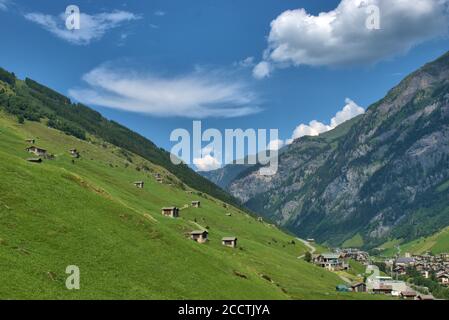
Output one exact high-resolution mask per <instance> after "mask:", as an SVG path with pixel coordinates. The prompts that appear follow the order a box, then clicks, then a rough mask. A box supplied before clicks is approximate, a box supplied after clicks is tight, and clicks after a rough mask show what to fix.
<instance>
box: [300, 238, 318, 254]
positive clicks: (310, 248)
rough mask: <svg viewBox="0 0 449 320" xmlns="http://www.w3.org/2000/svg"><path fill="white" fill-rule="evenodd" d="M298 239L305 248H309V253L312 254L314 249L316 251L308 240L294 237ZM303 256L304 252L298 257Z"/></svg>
mask: <svg viewBox="0 0 449 320" xmlns="http://www.w3.org/2000/svg"><path fill="white" fill-rule="evenodd" d="M296 239H297V240H298V241H301V242H302V243H303V244H304V245H305V246H306V247H307V248H309V250H310V251H309V252H310V254H314V253H315V251H316V248H315V247H314V246H312V245H311V244H310V242H308V241H306V240H304V239H300V238H296ZM304 257H305V254H303V255H302V256H299V257H298V259H302V258H304Z"/></svg>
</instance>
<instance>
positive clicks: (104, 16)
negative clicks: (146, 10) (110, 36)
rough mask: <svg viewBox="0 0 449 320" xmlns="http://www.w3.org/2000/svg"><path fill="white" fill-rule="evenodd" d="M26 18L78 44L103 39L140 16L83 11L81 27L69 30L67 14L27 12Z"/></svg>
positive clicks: (116, 12)
mask: <svg viewBox="0 0 449 320" xmlns="http://www.w3.org/2000/svg"><path fill="white" fill-rule="evenodd" d="M25 18H26V19H27V20H29V21H32V22H34V23H37V24H38V25H40V26H41V27H43V28H44V29H45V30H47V31H49V32H51V33H52V34H54V35H55V36H57V37H58V38H60V39H63V40H65V41H67V42H70V43H72V44H76V45H87V44H89V43H90V42H92V41H94V40H99V39H101V38H102V37H103V36H104V35H105V33H106V32H107V31H108V30H110V29H114V28H117V27H119V26H120V25H122V24H123V23H125V22H129V21H133V20H137V19H140V17H139V16H137V15H135V14H133V13H131V12H127V11H113V12H104V13H99V14H95V15H89V14H86V13H81V15H80V29H79V30H68V29H67V28H66V25H65V21H66V15H65V14H64V13H62V14H60V15H59V16H52V15H48V14H43V13H38V12H34V13H27V14H25Z"/></svg>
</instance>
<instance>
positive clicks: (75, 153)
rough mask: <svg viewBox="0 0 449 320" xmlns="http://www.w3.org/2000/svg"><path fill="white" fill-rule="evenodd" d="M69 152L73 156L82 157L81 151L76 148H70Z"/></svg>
mask: <svg viewBox="0 0 449 320" xmlns="http://www.w3.org/2000/svg"><path fill="white" fill-rule="evenodd" d="M69 152H70V155H71V156H72V157H73V158H79V157H80V153H79V152H78V150H76V149H70V150H69Z"/></svg>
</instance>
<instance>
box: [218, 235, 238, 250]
mask: <svg viewBox="0 0 449 320" xmlns="http://www.w3.org/2000/svg"><path fill="white" fill-rule="evenodd" d="M221 243H222V244H223V245H224V246H226V247H230V248H236V247H237V238H236V237H224V238H223V239H221Z"/></svg>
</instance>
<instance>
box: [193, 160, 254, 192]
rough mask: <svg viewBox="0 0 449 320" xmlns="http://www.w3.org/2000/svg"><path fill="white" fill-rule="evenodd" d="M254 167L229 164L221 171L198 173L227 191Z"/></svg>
mask: <svg viewBox="0 0 449 320" xmlns="http://www.w3.org/2000/svg"><path fill="white" fill-rule="evenodd" d="M252 167H253V166H252V165H245V164H228V165H226V166H224V167H223V168H220V169H216V170H211V171H199V172H198V173H199V174H200V175H202V176H203V177H205V178H206V179H208V180H210V181H212V182H213V183H215V184H216V185H217V186H219V187H220V188H222V189H224V190H226V189H227V188H228V187H229V185H230V184H231V182H232V181H234V180H236V179H237V178H238V177H239V175H240V174H242V173H243V172H244V171H245V170H247V169H251V168H252Z"/></svg>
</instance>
